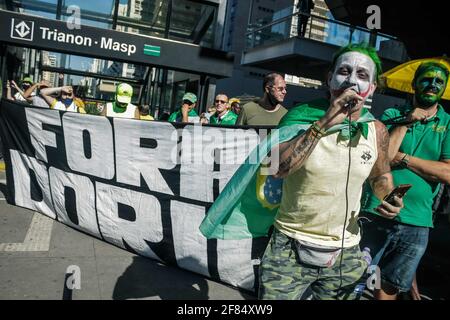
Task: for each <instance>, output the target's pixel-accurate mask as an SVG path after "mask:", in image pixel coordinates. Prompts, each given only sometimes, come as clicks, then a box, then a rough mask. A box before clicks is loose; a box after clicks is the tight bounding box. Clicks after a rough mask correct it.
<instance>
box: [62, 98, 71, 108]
mask: <svg viewBox="0 0 450 320" xmlns="http://www.w3.org/2000/svg"><path fill="white" fill-rule="evenodd" d="M61 102H62V103H63V104H64V105H65V106H66V107H68V106H70V105H71V104H72V102H73V98H66V99H61Z"/></svg>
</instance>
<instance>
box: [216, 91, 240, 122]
mask: <svg viewBox="0 0 450 320" xmlns="http://www.w3.org/2000/svg"><path fill="white" fill-rule="evenodd" d="M215 107H216V112H215V113H214V114H213V115H212V116H211V119H210V123H211V124H221V125H234V124H235V123H236V120H237V118H238V116H237V115H236V114H235V113H234V112H233V111H231V110H230V105H229V104H228V97H227V95H225V94H223V93H220V94H218V95H217V96H216V100H215Z"/></svg>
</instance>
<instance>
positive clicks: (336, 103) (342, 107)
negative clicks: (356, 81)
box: [319, 89, 363, 129]
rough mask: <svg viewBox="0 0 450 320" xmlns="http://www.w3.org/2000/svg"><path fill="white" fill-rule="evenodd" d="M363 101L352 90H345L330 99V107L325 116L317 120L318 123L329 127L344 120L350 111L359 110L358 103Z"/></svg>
mask: <svg viewBox="0 0 450 320" xmlns="http://www.w3.org/2000/svg"><path fill="white" fill-rule="evenodd" d="M362 101H363V98H362V97H360V96H359V95H358V94H357V93H356V92H355V91H354V90H351V89H348V90H345V91H344V92H343V93H342V94H341V95H340V96H339V97H337V98H335V99H334V100H331V103H330V107H329V108H328V110H327V113H326V114H325V116H324V117H323V118H322V119H320V120H319V125H321V127H322V128H324V129H329V128H331V127H332V126H334V125H336V124H340V123H342V122H344V120H345V118H347V116H348V115H349V114H350V113H354V112H356V111H358V110H359V108H358V105H360V103H361V102H362Z"/></svg>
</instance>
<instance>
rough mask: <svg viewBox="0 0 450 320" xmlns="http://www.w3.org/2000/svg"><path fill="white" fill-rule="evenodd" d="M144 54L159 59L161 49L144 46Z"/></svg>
mask: <svg viewBox="0 0 450 320" xmlns="http://www.w3.org/2000/svg"><path fill="white" fill-rule="evenodd" d="M144 54H146V55H148V56H154V57H159V56H160V55H161V47H157V46H151V45H149V44H144Z"/></svg>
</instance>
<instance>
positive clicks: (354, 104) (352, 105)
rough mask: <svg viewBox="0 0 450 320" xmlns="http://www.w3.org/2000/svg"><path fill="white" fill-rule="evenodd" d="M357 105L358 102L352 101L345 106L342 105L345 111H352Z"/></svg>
mask: <svg viewBox="0 0 450 320" xmlns="http://www.w3.org/2000/svg"><path fill="white" fill-rule="evenodd" d="M357 104H358V100H356V99H352V100H350V101H348V102H347V103H346V104H344V108H346V109H353V108H354V107H356V105H357Z"/></svg>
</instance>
